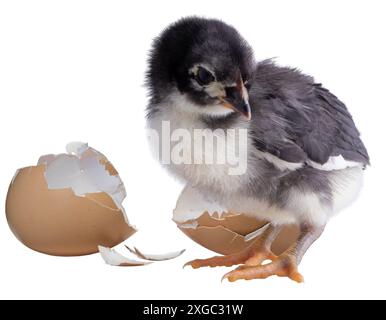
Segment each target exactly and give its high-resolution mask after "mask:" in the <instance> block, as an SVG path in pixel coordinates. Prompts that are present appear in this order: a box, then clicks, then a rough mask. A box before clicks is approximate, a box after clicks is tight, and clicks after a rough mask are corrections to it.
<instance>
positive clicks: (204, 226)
mask: <svg viewBox="0 0 386 320" xmlns="http://www.w3.org/2000/svg"><path fill="white" fill-rule="evenodd" d="M206 208H207V209H206ZM173 220H174V221H175V222H176V223H177V226H178V227H179V229H180V230H181V231H182V232H183V233H185V234H186V235H187V236H188V237H189V238H191V239H192V240H194V241H195V242H197V243H198V244H200V245H202V246H203V247H205V248H207V249H209V250H212V251H214V252H217V253H220V254H232V253H235V252H240V251H242V250H243V249H245V248H247V247H249V246H250V245H251V244H253V242H255V241H256V240H257V239H258V237H259V235H260V234H261V233H262V232H263V231H264V230H265V228H266V227H267V226H268V224H269V222H268V221H263V220H258V219H256V218H255V217H251V216H249V215H246V214H240V213H237V214H234V213H232V212H229V211H228V210H227V208H224V207H222V206H221V205H219V204H218V203H215V202H213V201H210V200H208V199H206V198H205V196H204V195H202V194H200V193H199V191H198V190H197V189H195V188H192V187H189V186H187V187H186V188H185V189H184V190H183V191H182V193H181V195H180V197H179V199H178V201H177V205H176V208H175V210H174V214H173ZM299 233H300V230H299V227H298V226H296V225H288V226H285V227H284V228H283V229H282V231H281V232H280V233H279V235H278V236H277V237H276V239H275V241H274V242H273V244H272V248H271V249H272V251H273V252H274V253H275V254H280V253H282V252H283V251H285V250H286V249H287V248H288V247H289V246H290V245H291V244H292V243H293V242H294V241H296V239H297V237H298V236H299Z"/></svg>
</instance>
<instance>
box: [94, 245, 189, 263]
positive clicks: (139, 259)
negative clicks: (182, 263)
mask: <svg viewBox="0 0 386 320" xmlns="http://www.w3.org/2000/svg"><path fill="white" fill-rule="evenodd" d="M125 248H126V249H127V250H128V251H127V252H126V254H125V255H122V254H120V253H119V252H117V251H116V250H114V249H111V248H106V247H103V246H99V247H98V249H99V253H100V254H101V256H102V259H103V260H104V261H105V262H106V264H108V265H110V266H116V267H135V266H144V265H146V264H150V263H153V262H158V261H166V260H171V259H175V258H177V257H179V256H180V255H182V254H183V253H184V252H185V250H180V251H175V252H169V253H164V254H148V253H142V252H141V251H139V250H138V249H137V248H135V247H134V249H131V248H130V247H128V246H125Z"/></svg>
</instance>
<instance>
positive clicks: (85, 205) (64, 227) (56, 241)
mask: <svg viewBox="0 0 386 320" xmlns="http://www.w3.org/2000/svg"><path fill="white" fill-rule="evenodd" d="M79 146H82V145H81V144H80V145H79ZM83 147H84V151H86V153H84V152H83V153H82V157H85V158H87V157H96V159H97V160H98V161H100V163H101V165H102V167H103V168H105V169H106V170H107V172H108V173H106V175H107V176H106V179H107V178H108V175H111V176H112V177H114V176H116V177H117V178H119V177H118V176H117V172H116V170H115V168H114V167H113V166H112V165H111V164H110V162H109V161H108V160H107V158H106V157H104V156H103V155H102V154H100V153H99V152H97V151H96V150H94V149H91V148H89V147H88V146H87V145H85V146H84V145H83ZM59 156H62V157H65V156H64V155H59ZM59 156H54V155H48V156H44V157H42V158H41V159H40V160H39V164H38V165H37V166H31V167H26V168H23V169H19V170H18V171H17V173H16V175H15V177H14V179H13V181H12V182H11V185H10V187H9V191H8V195H7V201H6V217H7V221H8V224H9V226H10V228H11V230H12V231H13V233H14V234H15V236H16V237H17V238H18V239H19V240H20V241H21V242H22V243H23V244H25V245H26V246H28V247H29V248H31V249H33V250H36V251H39V252H42V253H46V254H50V255H57V256H79V255H87V254H92V253H96V252H98V245H102V246H106V247H114V246H116V245H117V244H119V243H121V242H122V241H124V240H126V239H127V238H128V237H130V236H131V235H132V234H133V233H135V232H136V230H135V228H134V227H133V226H131V225H129V224H128V222H127V218H126V216H125V213H124V209H123V207H122V206H121V204H120V201H121V200H123V198H124V197H125V195H126V194H125V191H124V187H123V185H121V182H120V179H119V180H117V188H115V189H114V192H113V193H111V194H110V193H108V192H105V191H103V190H98V186H93V190H94V192H90V193H85V194H82V195H77V194H75V193H74V190H73V189H72V188H71V187H70V186H69V187H67V188H64V187H63V188H61V187H55V188H49V186H48V184H47V177H46V174H47V168H48V167H49V166H50V164H53V163H54V161H56V160H57V159H58V157H59ZM66 156H68V157H72V156H71V155H66ZM78 156H79V157H80V154H79V155H78ZM73 157H76V156H75V155H73ZM82 159H83V158H82ZM54 169H56V168H53V169H52V170H51V171H52V172H51V175H53V176H55V174H58V175H60V174H61V172H60V170H56V171H55V170H54ZM82 170H83V169H82ZM82 170H80V171H79V172H82V173H83V171H82ZM98 170H99V171H98ZM98 170H97V169H96V168H91V169H90V172H89V175H93V174H94V173H95V172H96V171H98V172H99V173H100V174H103V170H102V169H100V168H98ZM82 179H83V177H80V178H79V180H80V181H81V180H82ZM90 179H91V180H90V181H91V182H92V179H93V178H92V177H91V178H90ZM95 179H96V178H95ZM58 180H59V179H58ZM91 182H88V183H90V184H91ZM102 189H103V188H102Z"/></svg>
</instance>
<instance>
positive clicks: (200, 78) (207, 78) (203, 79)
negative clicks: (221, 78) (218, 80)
mask: <svg viewBox="0 0 386 320" xmlns="http://www.w3.org/2000/svg"><path fill="white" fill-rule="evenodd" d="M195 78H196V81H197V82H198V83H199V84H200V85H201V86H205V85H208V84H210V83H211V82H213V81H214V80H215V79H214V76H213V74H212V73H211V72H210V71H208V70H206V69H205V68H203V67H198V69H197V73H196V76H195Z"/></svg>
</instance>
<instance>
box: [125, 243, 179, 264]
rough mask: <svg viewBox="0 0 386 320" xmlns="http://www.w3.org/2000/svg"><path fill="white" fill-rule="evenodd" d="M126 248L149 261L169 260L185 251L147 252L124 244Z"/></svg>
mask: <svg viewBox="0 0 386 320" xmlns="http://www.w3.org/2000/svg"><path fill="white" fill-rule="evenodd" d="M125 247H126V248H127V250H129V251H130V252H131V253H133V254H135V255H136V256H137V257H139V258H141V259H145V260H149V261H165V260H171V259H175V258H177V257H179V256H180V255H182V254H183V253H184V252H185V249H184V250H180V251H175V252H168V253H163V254H149V253H142V252H141V251H139V250H138V249H137V248H135V247H134V248H133V249H131V248H130V247H128V246H125Z"/></svg>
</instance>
